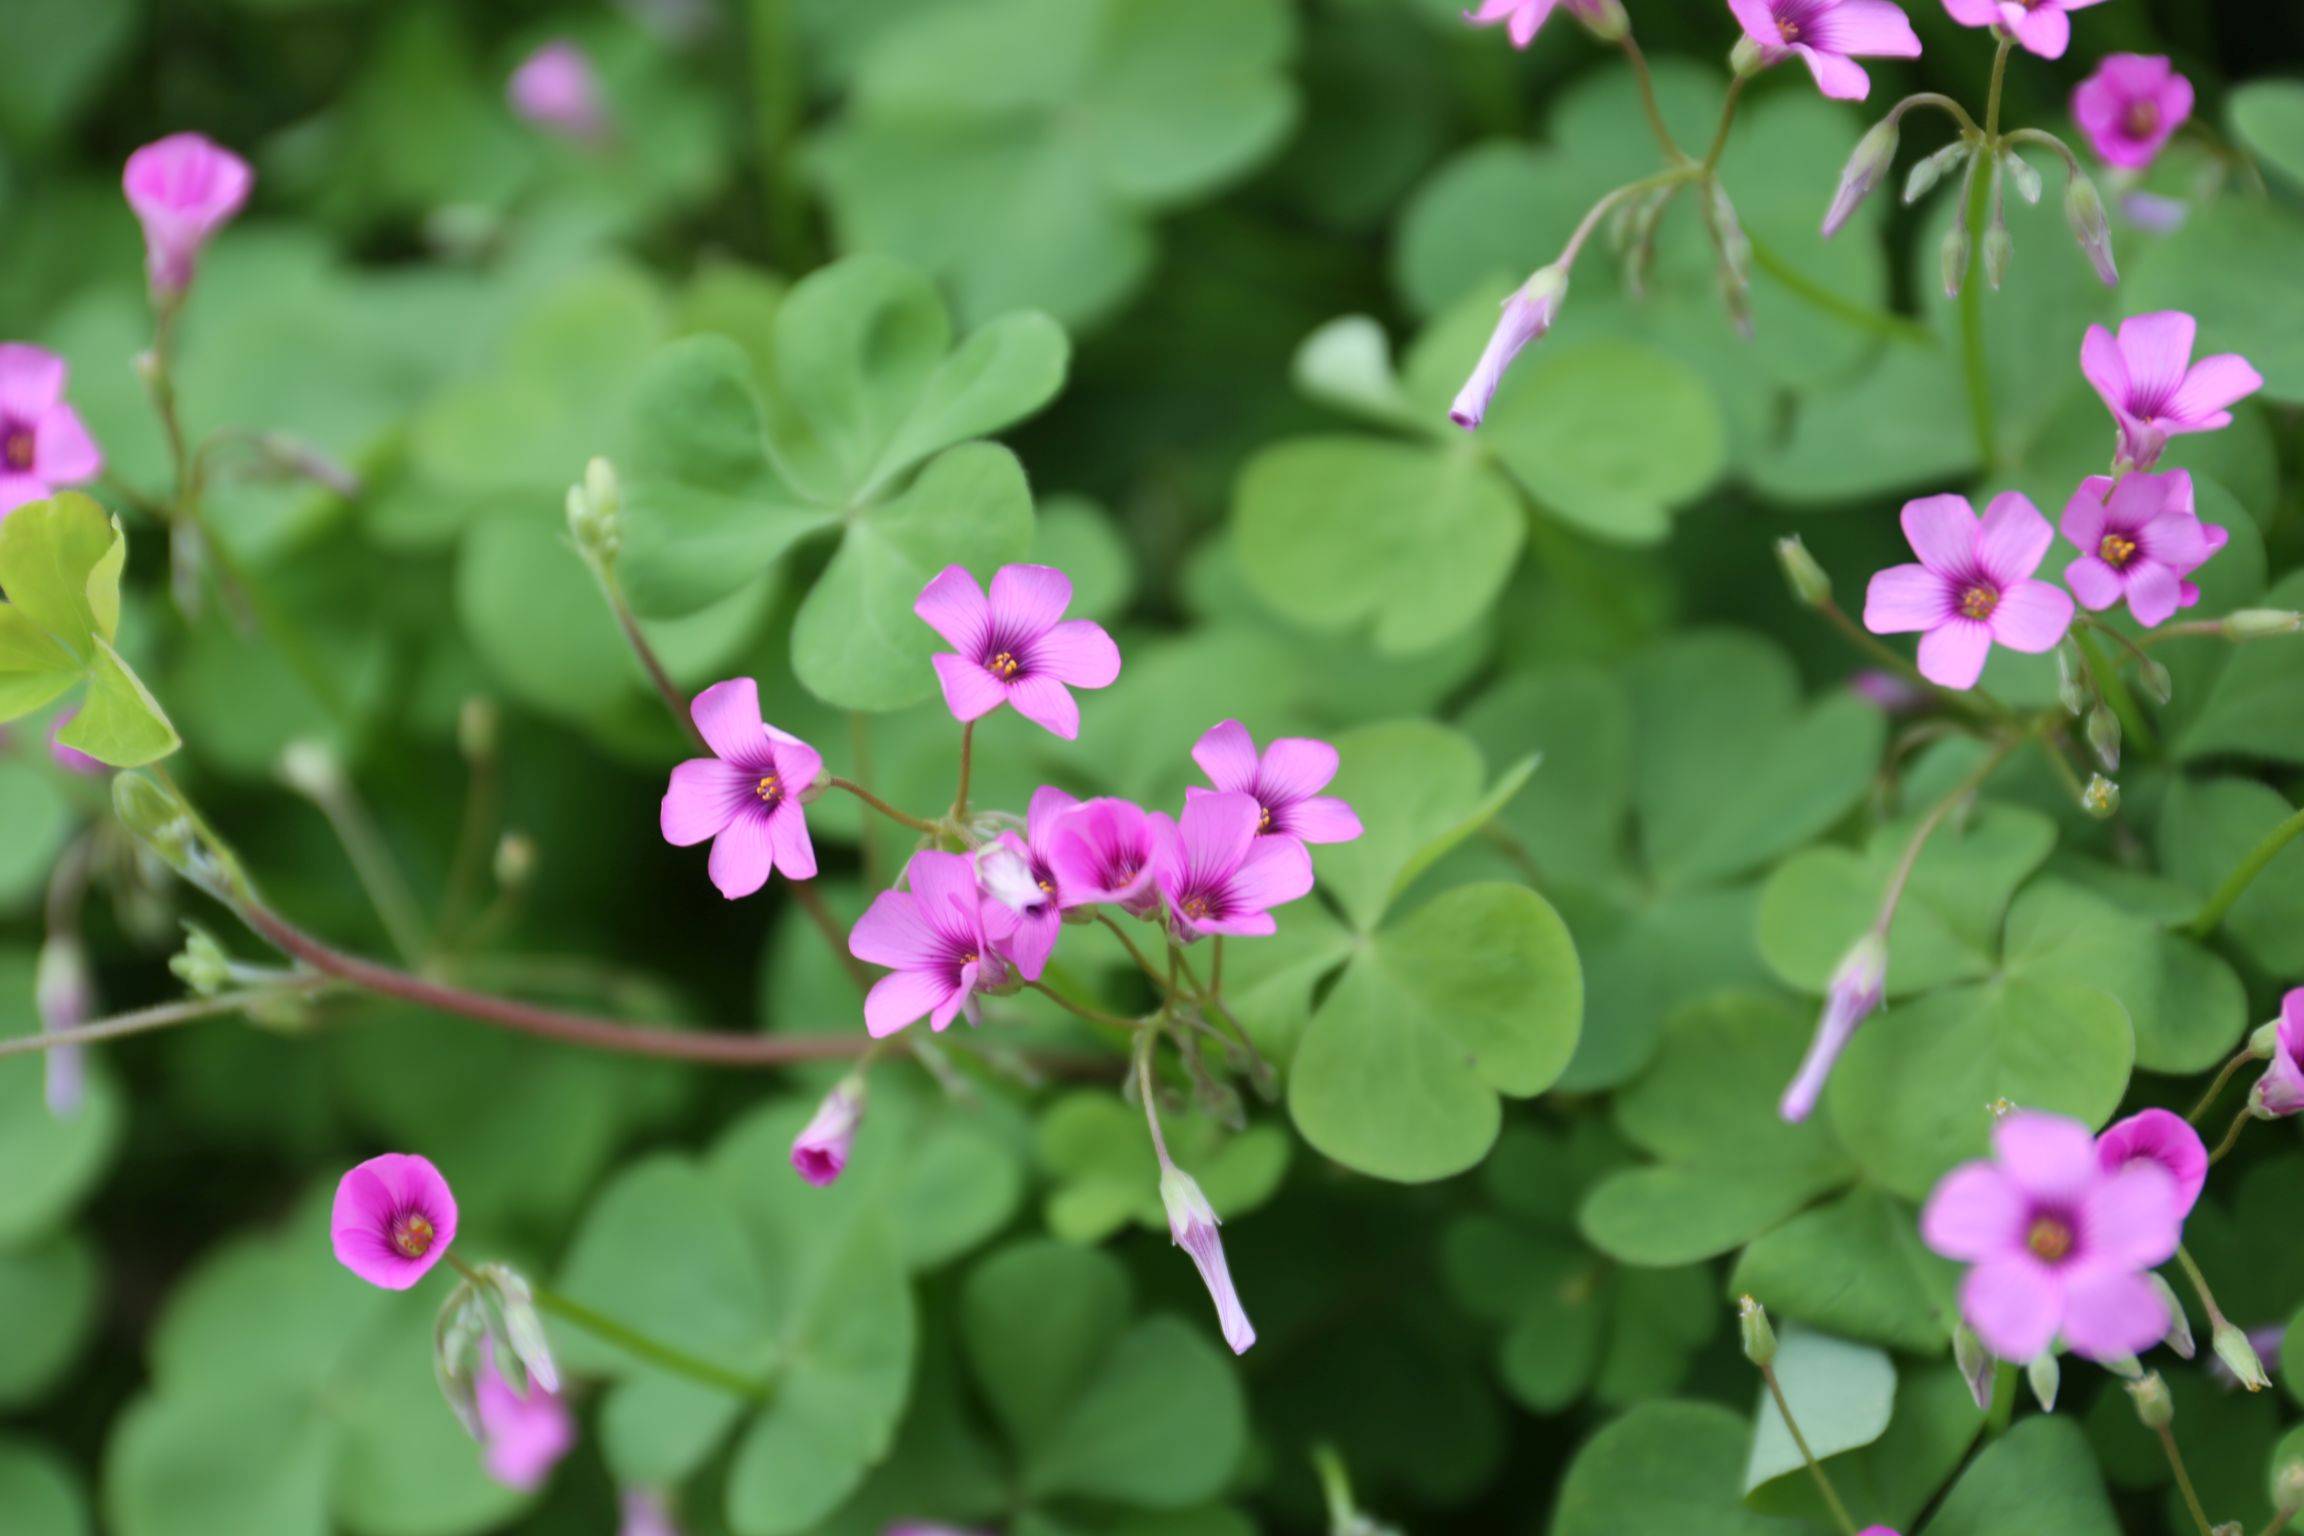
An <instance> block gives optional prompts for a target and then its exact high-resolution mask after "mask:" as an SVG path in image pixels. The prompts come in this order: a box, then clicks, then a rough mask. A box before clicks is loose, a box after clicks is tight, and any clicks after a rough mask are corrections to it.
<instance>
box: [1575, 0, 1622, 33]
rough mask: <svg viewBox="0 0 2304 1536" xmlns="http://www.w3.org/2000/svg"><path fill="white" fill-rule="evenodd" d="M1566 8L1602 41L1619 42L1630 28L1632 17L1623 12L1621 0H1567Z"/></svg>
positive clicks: (1586, 29)
mask: <svg viewBox="0 0 2304 1536" xmlns="http://www.w3.org/2000/svg"><path fill="white" fill-rule="evenodd" d="M1568 10H1569V14H1571V15H1573V16H1574V17H1575V18H1576V19H1577V20H1578V21H1580V22H1582V23H1584V30H1585V31H1587V32H1589V33H1591V34H1592V35H1593V36H1594V37H1595V38H1598V39H1599V40H1600V41H1601V42H1603V43H1611V44H1613V43H1620V42H1622V41H1624V35H1625V34H1626V33H1627V32H1630V31H1631V30H1632V18H1631V17H1629V16H1627V15H1625V14H1624V7H1623V5H1622V4H1621V0H1569V6H1568Z"/></svg>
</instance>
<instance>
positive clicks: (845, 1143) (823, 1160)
mask: <svg viewBox="0 0 2304 1536" xmlns="http://www.w3.org/2000/svg"><path fill="white" fill-rule="evenodd" d="M863 1119H864V1079H863V1078H861V1077H855V1076H851V1077H844V1078H842V1079H841V1080H840V1082H839V1083H838V1085H837V1086H835V1087H834V1088H833V1090H832V1091H831V1092H830V1093H828V1094H826V1095H824V1102H823V1103H821V1104H819V1105H817V1106H816V1113H815V1114H814V1115H813V1116H812V1117H810V1119H809V1121H808V1123H807V1124H806V1125H804V1126H802V1127H801V1128H800V1134H799V1135H798V1136H796V1137H794V1138H793V1141H792V1167H793V1168H794V1170H795V1171H797V1172H798V1173H799V1175H800V1177H802V1178H803V1179H806V1180H807V1181H808V1182H809V1183H811V1184H813V1185H815V1186H816V1187H817V1188H818V1189H822V1188H824V1187H825V1186H827V1185H829V1184H831V1183H832V1182H833V1181H834V1180H836V1179H838V1178H839V1177H840V1173H841V1170H842V1169H844V1168H846V1167H847V1166H848V1151H849V1149H850V1148H851V1147H853V1146H854V1145H855V1144H856V1127H857V1126H858V1125H859V1124H861V1123H862V1121H863Z"/></svg>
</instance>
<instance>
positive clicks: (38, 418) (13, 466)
mask: <svg viewBox="0 0 2304 1536" xmlns="http://www.w3.org/2000/svg"><path fill="white" fill-rule="evenodd" d="M65 371H66V370H65V366H64V359H62V358H60V357H58V356H57V355H56V354H55V353H53V352H47V351H43V350H42V349H41V348H39V347H35V346H32V345H30V344H29V343H26V342H21V341H0V518H6V517H7V515H8V514H9V513H11V512H13V511H15V510H16V509H17V508H18V507H20V506H22V505H24V503H26V502H28V501H39V500H41V499H42V498H43V497H46V496H48V495H50V494H52V493H53V492H54V491H55V490H56V488H57V487H58V486H62V485H78V484H79V483H80V482H82V481H84V480H93V479H95V478H96V472H97V471H98V470H100V469H102V468H103V467H104V456H103V455H102V454H101V453H98V452H97V451H96V443H95V440H94V439H93V438H91V437H89V435H88V429H87V428H86V427H84V426H82V425H81V424H80V415H79V413H78V412H77V411H75V410H73V409H72V407H70V406H69V405H66V404H65V403H64V379H65Z"/></svg>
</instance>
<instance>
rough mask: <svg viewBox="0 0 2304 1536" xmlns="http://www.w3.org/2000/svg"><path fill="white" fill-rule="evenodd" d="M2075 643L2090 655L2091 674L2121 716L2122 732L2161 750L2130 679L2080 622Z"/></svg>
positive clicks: (2144, 745) (2139, 743)
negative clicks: (2112, 662) (2107, 657)
mask: <svg viewBox="0 0 2304 1536" xmlns="http://www.w3.org/2000/svg"><path fill="white" fill-rule="evenodd" d="M2072 643H2073V644H2074V645H2076V646H2078V647H2079V648H2080V654H2081V655H2082V656H2083V657H2085V658H2087V661H2088V675H2089V676H2090V677H2093V678H2094V679H2095V680H2096V691H2097V692H2098V693H2101V694H2102V695H2103V696H2104V702H2105V703H2106V704H2109V705H2110V706H2111V707H2112V713H2113V714H2115V715H2118V716H2119V717H2120V729H2121V731H2122V732H2123V733H2124V734H2125V735H2126V736H2127V737H2128V739H2129V740H2131V741H2133V742H2135V743H2136V745H2137V746H2138V747H2139V748H2141V749H2142V750H2143V751H2145V752H2147V753H2156V752H2158V751H2159V750H2160V742H2159V738H2158V737H2156V736H2154V735H2153V733H2152V724H2151V722H2150V721H2148V720H2146V719H2145V718H2144V711H2143V709H2142V708H2141V707H2140V706H2138V704H2137V703H2136V696H2135V695H2134V694H2132V693H2130V692H2129V691H2128V681H2127V679H2125V678H2123V677H2122V676H2121V675H2120V671H2119V669H2118V668H2117V667H2114V666H2113V665H2112V664H2111V663H2110V662H2108V661H2106V660H2105V659H2104V649H2103V647H2102V646H2099V645H2098V644H2097V643H2096V641H2095V638H2094V637H2093V636H2092V635H2090V634H2089V633H2088V631H2087V630H2086V629H2085V628H2083V627H2081V626H2079V625H2074V626H2073V629H2072Z"/></svg>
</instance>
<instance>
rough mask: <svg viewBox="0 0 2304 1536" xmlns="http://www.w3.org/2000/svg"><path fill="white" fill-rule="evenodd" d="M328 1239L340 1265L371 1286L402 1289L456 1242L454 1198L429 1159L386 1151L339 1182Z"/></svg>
mask: <svg viewBox="0 0 2304 1536" xmlns="http://www.w3.org/2000/svg"><path fill="white" fill-rule="evenodd" d="M329 1237H330V1240H331V1242H332V1243H333V1244H334V1246H335V1249H336V1262H337V1263H339V1264H342V1265H343V1266H344V1267H345V1268H346V1269H348V1270H350V1271H352V1273H354V1274H356V1275H358V1276H359V1277H360V1278H361V1279H363V1280H365V1281H367V1282H368V1283H369V1284H370V1285H380V1286H382V1287H383V1288H384V1289H385V1290H388V1291H404V1290H406V1289H408V1287H410V1286H412V1285H414V1284H415V1283H416V1282H417V1281H419V1280H421V1279H423V1278H424V1276H425V1273H426V1272H427V1271H429V1270H430V1269H431V1268H432V1266H433V1265H435V1264H437V1263H439V1262H440V1258H441V1255H443V1254H445V1253H446V1252H447V1251H448V1245H449V1244H450V1243H452V1242H454V1241H455V1240H456V1197H455V1196H454V1195H453V1194H451V1193H449V1190H448V1181H447V1180H446V1179H444V1178H442V1177H440V1170H439V1169H437V1168H435V1167H433V1166H432V1164H431V1162H430V1160H428V1159H426V1158H422V1157H418V1156H416V1155H414V1154H413V1153H408V1152H387V1153H385V1154H384V1155H383V1156H381V1157H372V1158H370V1159H368V1161H366V1162H364V1163H362V1164H361V1165H360V1166H359V1167H357V1168H354V1169H353V1170H352V1171H351V1172H349V1173H347V1174H345V1175H344V1177H343V1178H342V1179H340V1180H338V1181H337V1184H336V1205H335V1209H334V1210H333V1212H332V1213H331V1214H330V1216H329Z"/></svg>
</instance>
